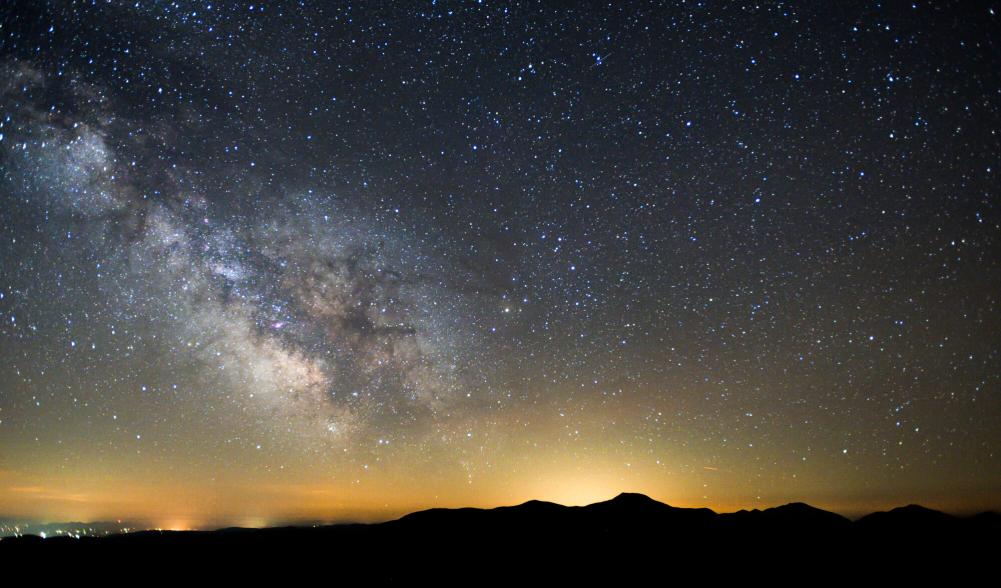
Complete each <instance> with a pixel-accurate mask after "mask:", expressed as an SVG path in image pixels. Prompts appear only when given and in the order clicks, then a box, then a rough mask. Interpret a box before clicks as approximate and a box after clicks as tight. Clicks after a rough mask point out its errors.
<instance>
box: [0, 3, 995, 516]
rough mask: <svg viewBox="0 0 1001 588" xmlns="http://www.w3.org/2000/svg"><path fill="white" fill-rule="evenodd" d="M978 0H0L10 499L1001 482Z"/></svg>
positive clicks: (874, 499) (418, 502) (488, 501)
mask: <svg viewBox="0 0 1001 588" xmlns="http://www.w3.org/2000/svg"><path fill="white" fill-rule="evenodd" d="M998 10H1001V7H999V6H998V5H996V4H993V3H979V2H964V3H958V2H947V3H935V4H929V3H924V2H919V3H913V4H910V3H888V4H879V3H834V4H832V5H830V6H827V5H824V6H821V5H815V4H804V5H796V4H774V5H773V4H765V5H739V4H723V3H720V4H717V3H706V2H700V3H692V2H679V3H626V4H616V3H612V4H601V5H599V4H593V5H592V4H587V5H583V4H582V5H579V6H575V7H568V6H562V5H557V4H555V3H553V4H551V3H529V2H514V3H500V2H497V3H495V2H489V1H483V2H454V3H453V2H414V3H399V2H390V3H364V4H345V3H326V2H316V3H313V2H265V3H259V2H253V3H251V2H187V1H178V2H158V1H153V0H140V1H138V2H136V1H132V2H110V1H109V2H105V1H93V2H71V1H65V2H13V3H7V4H5V5H4V7H3V8H0V174H2V177H0V199H2V200H0V202H2V205H0V243H2V244H0V515H4V516H7V515H9V516H11V517H22V518H33V519H37V520H56V519H61V520H108V519H115V518H125V517H129V518H131V519H133V520H143V521H147V522H148V523H150V524H158V525H159V524H161V523H164V522H167V523H171V524H174V523H176V524H177V525H180V526H205V525H215V524H218V525H226V524H247V525H254V524H270V523H274V522H275V521H286V520H332V519H337V518H352V519H381V518H387V517H389V516H392V515H394V514H399V513H402V512H406V511H409V510H413V509H414V508H420V507H427V506H439V505H440V506H456V505H486V506H490V505H498V504H513V503H515V502H519V501H522V500H527V499H529V498H541V499H549V500H555V501H559V502H564V503H582V502H587V501H591V500H597V499H603V498H607V497H609V496H612V495H614V494H616V493H618V492H619V491H625V490H630V491H639V492H645V493H647V494H649V495H651V496H654V497H655V498H658V499H660V500H664V501H665V502H669V503H671V504H675V505H679V506H709V507H712V508H715V509H722V510H727V509H737V508H746V507H761V506H768V505H774V504H779V503H782V502H788V501H792V500H801V501H807V502H810V503H811V504H815V505H818V506H821V507H827V508H831V509H834V510H839V511H841V512H846V513H853V512H860V511H863V510H867V509H872V508H876V507H885V506H896V505H899V504H906V503H910V502H921V503H923V504H927V505H929V506H938V507H940V508H945V509H949V510H954V511H962V510H975V509H979V508H997V507H999V506H1001V505H999V504H998V502H997V496H998V491H999V490H1001V467H999V466H1001V454H999V451H1001V426H999V420H998V419H999V417H1001V397H999V392H1001V377H999V376H1001V369H999V359H1001V358H999V338H998V335H997V333H999V332H1001V309H999V295H1001V288H999V285H1001V257H999V255H998V252H999V251H1001V248H999V239H1001V220H999V219H1001V215H999V212H1001V204H999V200H998V199H999V187H998V186H999V183H998V174H999V167H1001V161H999V159H998V154H999V153H1001V135H999V132H1001V69H999V68H998V67H997V65H998V63H999V61H998V59H999V49H1001V47H999V43H998V39H1001V29H999V26H998V14H996V13H997V11H998Z"/></svg>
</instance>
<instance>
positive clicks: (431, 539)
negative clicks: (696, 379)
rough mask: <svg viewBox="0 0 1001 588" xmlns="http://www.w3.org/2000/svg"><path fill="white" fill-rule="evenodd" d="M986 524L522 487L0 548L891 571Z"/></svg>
mask: <svg viewBox="0 0 1001 588" xmlns="http://www.w3.org/2000/svg"><path fill="white" fill-rule="evenodd" d="M999 531H1001V516H999V515H997V514H996V513H983V514H980V515H977V516H974V517H968V518H962V517H956V516H952V515H948V514H945V513H942V512H938V511H934V510H930V509H927V508H923V507H920V506H915V505H911V506H906V507H902V508H896V509H893V510H891V511H888V512H880V513H873V514H871V515H867V516H865V517H862V518H861V519H859V520H857V521H855V522H852V521H851V520H849V519H847V518H845V517H843V516H841V515H838V514H836V513H832V512H828V511H825V510H821V509H818V508H815V507H812V506H810V505H808V504H804V503H792V504H786V505H783V506H778V507H775V508H767V509H764V510H757V509H755V510H742V511H738V512H734V513H724V514H718V513H716V512H714V511H712V510H710V509H708V508H678V507H674V506H670V505H668V504H664V503H662V502H658V501H656V500H653V499H652V498H650V497H648V496H645V495H643V494H634V493H623V494H619V495H618V496H616V497H615V498H612V499H611V500H607V501H603V502H597V503H594V504H589V505H587V506H563V505H560V504H555V503H552V502H543V501H538V500H530V501H528V502H525V503H522V504H519V505H515V506H502V507H497V508H490V509H483V508H454V509H453V508H432V509H429V510H423V511H418V512H414V513H411V514H408V515H406V516H403V517H401V518H399V519H397V520H394V521H389V522H385V523H377V524H343V525H330V526H323V527H281V528H268V529H240V528H229V529H222V530H218V531H201V532H198V531H189V532H160V531H144V532H139V533H130V534H125V535H113V536H108V537H83V538H80V539H74V538H68V537H55V538H49V539H42V538H40V537H33V536H24V537H15V538H6V539H3V540H2V541H0V560H4V559H6V558H10V561H25V559H24V558H29V560H30V558H32V557H37V558H39V561H42V560H46V561H56V560H59V558H63V559H66V558H70V559H72V558H75V557H80V558H82V559H81V561H87V562H91V563H93V562H95V561H107V562H111V561H114V562H118V563H121V562H132V563H135V562H142V561H172V560H183V561H193V560H194V561H197V560H200V559H205V560H211V561H212V562H215V563H217V564H218V563H221V562H230V563H236V562H245V563H246V562H251V563H253V564H254V565H265V566H266V564H267V563H269V562H270V563H272V564H277V562H283V561H299V562H328V563H336V564H337V566H338V570H339V571H340V573H342V575H343V574H347V575H348V576H356V575H357V576H358V577H365V578H367V579H369V580H376V581H379V580H387V581H388V580H392V581H398V580H403V579H406V578H423V579H441V578H456V577H457V576H456V575H457V574H460V573H469V574H474V573H475V574H479V576H474V577H477V578H480V579H494V580H496V579H498V578H506V579H508V580H511V579H516V578H522V579H525V578H526V577H528V576H524V574H529V575H530V577H531V578H534V579H542V578H550V579H554V580H555V579H563V580H565V579H567V578H569V577H573V578H579V579H594V578H597V577H609V578H610V577H613V576H614V577H617V578H619V579H621V578H626V577H628V578H633V579H639V578H641V577H642V578H649V577H654V576H657V575H658V574H660V575H661V577H665V576H664V574H668V575H669V577H671V578H679V577H693V578H694V577H696V576H699V575H700V574H702V573H704V572H705V571H706V570H711V572H712V575H713V576H714V577H719V575H720V574H724V575H729V574H731V573H734V574H736V573H737V572H739V571H740V570H744V571H747V572H748V573H752V572H753V571H754V570H757V571H758V572H761V571H762V570H761V566H762V565H763V564H765V563H768V565H770V566H773V567H774V570H776V571H777V572H778V571H781V572H782V573H787V572H790V571H792V570H804V569H810V570H814V569H830V570H836V569H842V570H843V569H845V568H844V565H845V562H852V564H853V565H862V564H864V565H867V566H873V565H875V566H877V568H876V569H879V567H878V566H879V565H880V564H881V563H883V564H887V565H889V563H890V562H895V563H893V565H894V566H898V568H895V569H894V570H895V571H894V573H896V574H898V575H899V574H900V573H901V572H902V571H906V570H901V569H899V565H900V564H901V562H913V565H915V566H918V567H916V568H914V569H915V570H916V569H923V568H921V566H925V567H927V566H928V565H931V564H938V565H941V566H945V567H948V568H949V569H950V570H952V572H955V571H957V570H969V569H971V568H970V562H978V561H979V562H989V561H991V560H990V559H989V557H987V556H988V553H990V554H993V551H994V549H996V546H997V538H998V537H999V536H1001V535H999ZM888 538H892V541H888ZM977 554H982V555H983V557H982V558H979V559H978V557H977ZM52 558H57V559H56V560H53V559H52ZM956 562H962V565H959V563H956ZM954 563H956V566H955V568H953V567H950V566H952V565H953V564H954ZM724 564H725V565H724ZM919 564H920V565H919ZM116 565H118V564H116ZM985 565H986V564H985ZM721 566H722V567H721ZM839 566H840V567H839ZM363 570H364V574H363V573H362V572H363ZM887 571H888V572H889V570H887ZM484 574H487V575H484Z"/></svg>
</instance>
